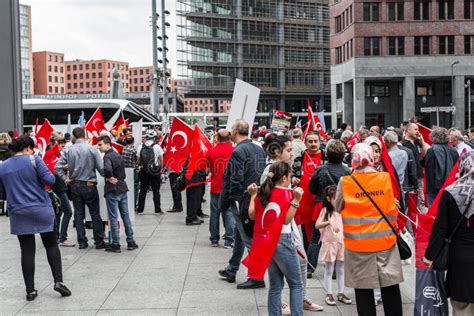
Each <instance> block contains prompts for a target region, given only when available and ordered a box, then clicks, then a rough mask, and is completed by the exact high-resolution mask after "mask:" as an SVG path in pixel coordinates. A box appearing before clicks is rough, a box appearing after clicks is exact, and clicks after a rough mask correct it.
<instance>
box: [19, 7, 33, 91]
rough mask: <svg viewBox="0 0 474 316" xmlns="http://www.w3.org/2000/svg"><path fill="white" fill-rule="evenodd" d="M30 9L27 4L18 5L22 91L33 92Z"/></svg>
mask: <svg viewBox="0 0 474 316" xmlns="http://www.w3.org/2000/svg"><path fill="white" fill-rule="evenodd" d="M29 14H30V10H29V7H28V6H25V5H20V54H21V84H22V93H23V94H24V95H25V94H33V91H32V86H31V81H32V71H31V69H32V68H33V65H30V57H31V47H30V42H31V38H30V36H31V30H30V23H29V21H30V16H29Z"/></svg>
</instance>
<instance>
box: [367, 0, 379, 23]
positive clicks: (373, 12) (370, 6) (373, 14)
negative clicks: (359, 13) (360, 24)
mask: <svg viewBox="0 0 474 316" xmlns="http://www.w3.org/2000/svg"><path fill="white" fill-rule="evenodd" d="M379 8H380V3H378V2H364V21H375V22H376V21H378V20H379V12H380V10H379Z"/></svg>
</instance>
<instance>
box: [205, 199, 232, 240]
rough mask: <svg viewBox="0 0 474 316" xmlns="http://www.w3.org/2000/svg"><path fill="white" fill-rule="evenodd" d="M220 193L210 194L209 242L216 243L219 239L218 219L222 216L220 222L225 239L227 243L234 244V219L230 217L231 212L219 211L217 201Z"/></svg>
mask: <svg viewBox="0 0 474 316" xmlns="http://www.w3.org/2000/svg"><path fill="white" fill-rule="evenodd" d="M220 196H221V195H220V193H211V218H210V220H209V232H210V233H211V237H210V238H209V239H210V240H211V242H218V241H219V239H220V223H219V222H220V221H219V217H220V215H221V214H222V221H223V222H224V228H225V238H224V240H225V241H226V242H227V243H234V227H235V219H234V216H233V215H232V211H231V210H229V209H227V210H225V211H221V210H220V205H219V200H220Z"/></svg>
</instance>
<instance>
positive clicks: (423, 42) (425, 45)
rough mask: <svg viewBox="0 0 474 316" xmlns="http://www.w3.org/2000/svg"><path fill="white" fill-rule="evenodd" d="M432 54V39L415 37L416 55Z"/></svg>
mask: <svg viewBox="0 0 474 316" xmlns="http://www.w3.org/2000/svg"><path fill="white" fill-rule="evenodd" d="M429 54H430V37H429V36H415V55H429Z"/></svg>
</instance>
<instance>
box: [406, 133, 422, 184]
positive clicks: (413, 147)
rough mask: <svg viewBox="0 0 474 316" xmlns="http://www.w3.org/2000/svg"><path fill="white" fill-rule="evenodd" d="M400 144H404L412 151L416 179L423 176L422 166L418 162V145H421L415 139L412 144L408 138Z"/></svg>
mask: <svg viewBox="0 0 474 316" xmlns="http://www.w3.org/2000/svg"><path fill="white" fill-rule="evenodd" d="M402 145H403V146H405V147H406V148H408V149H410V150H411V152H412V153H413V158H414V161H415V165H416V178H417V179H421V178H423V168H422V166H421V164H420V151H419V150H418V146H421V145H420V144H419V143H418V142H417V141H415V144H413V143H412V142H411V141H409V140H405V141H404V142H403V143H402Z"/></svg>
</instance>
